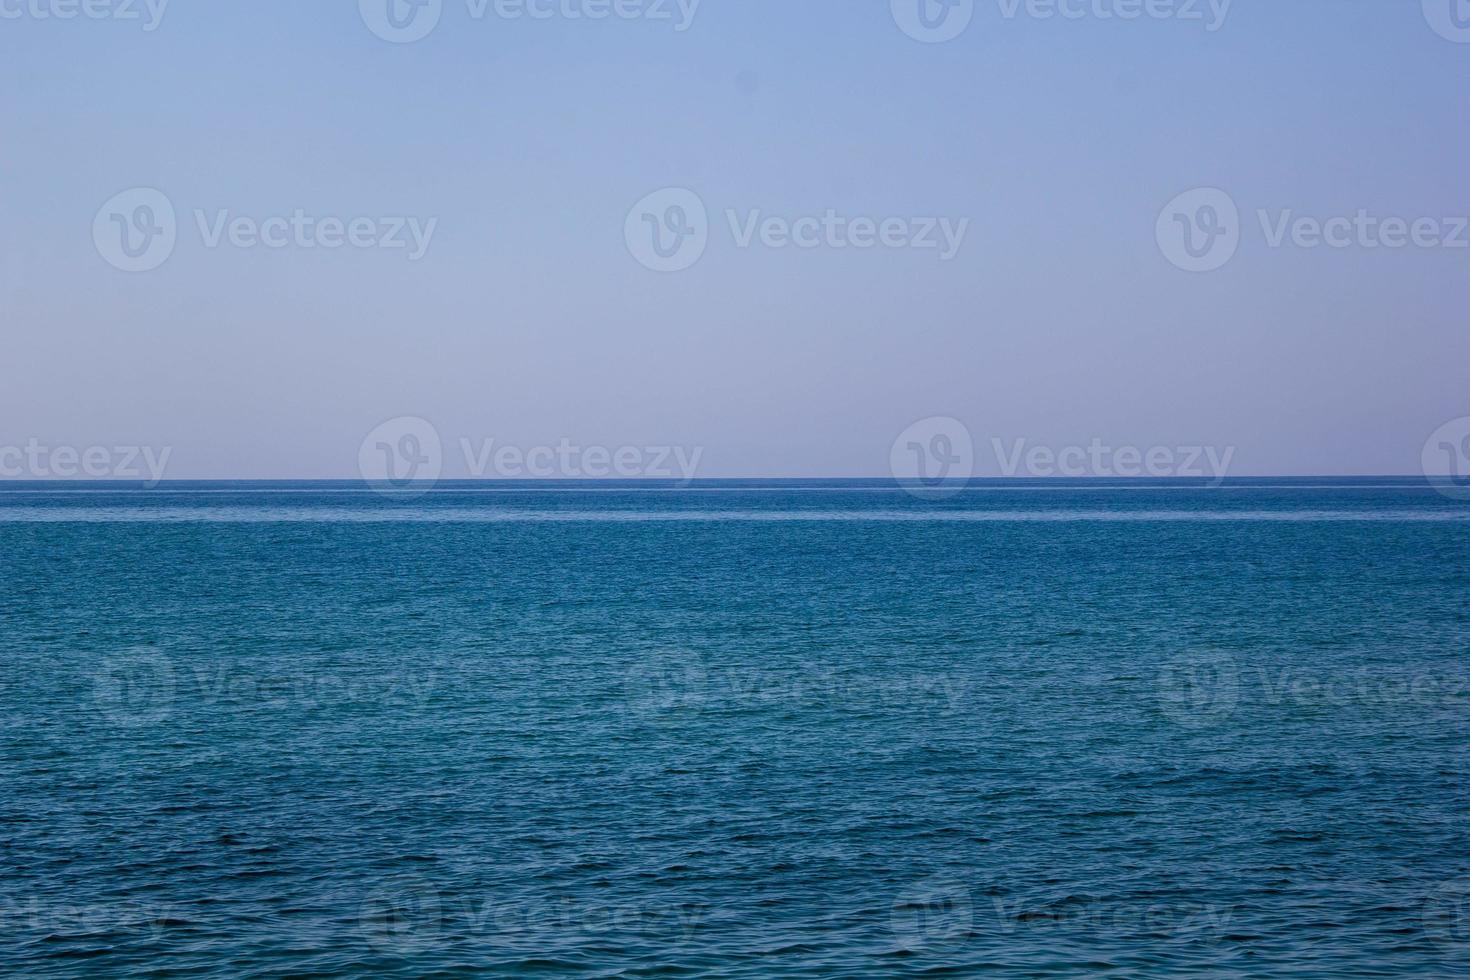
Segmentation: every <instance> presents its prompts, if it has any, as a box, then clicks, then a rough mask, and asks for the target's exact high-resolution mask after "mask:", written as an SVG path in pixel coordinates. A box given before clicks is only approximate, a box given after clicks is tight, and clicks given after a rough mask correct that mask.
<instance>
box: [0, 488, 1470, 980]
mask: <svg viewBox="0 0 1470 980" xmlns="http://www.w3.org/2000/svg"><path fill="white" fill-rule="evenodd" d="M1467 518H1470V503H1465V502H1461V501H1458V500H1455V499H1452V498H1451V497H1449V496H1446V495H1444V494H1441V493H1439V492H1436V491H1435V490H1434V489H1431V488H1428V487H1426V486H1424V485H1423V484H1422V482H1420V483H1416V482H1415V481H1412V480H1376V481H1344V480H1330V481H1304V480H1263V481H1235V482H1231V483H1228V484H1226V485H1225V486H1221V487H1203V486H1198V485H1177V484H1167V483H1136V484H1115V483H1094V484H1080V485H1079V484H1067V485H1062V486H1057V485H1045V484H1026V483H1015V482H1013V483H994V484H982V485H977V486H973V487H970V488H966V489H964V490H963V491H961V492H957V493H952V494H945V495H940V496H938V497H937V498H936V497H934V496H933V495H930V494H924V495H922V496H915V495H912V494H909V493H905V492H904V491H902V490H900V489H896V488H894V487H892V486H885V485H883V484H881V483H878V482H862V481H850V482H839V483H822V484H797V483H774V484H772V483H767V484H755V483H744V484H742V483H724V484H699V485H696V486H693V487H676V486H669V485H646V486H640V487H637V488H628V487H616V486H595V485H594V486H588V485H561V486H553V487H546V486H514V485H512V486H504V485H501V486H485V485H449V486H444V487H440V488H438V489H435V490H434V491H432V492H430V493H426V494H416V495H409V494H400V495H383V494H379V493H376V492H373V491H372V490H369V489H366V488H360V487H350V486H338V485H328V484H297V485H293V484H263V485H229V484H190V485H164V486H162V487H158V488H154V489H149V490H143V489H137V488H130V487H121V486H119V487H104V488H97V487H90V488H78V487H59V486H35V485H29V486H27V485H18V484H10V485H0V556H3V561H0V595H3V601H0V657H3V665H4V672H3V674H0V708H3V712H0V869H3V877H0V974H5V975H17V976H19V975H26V976H41V977H70V976H93V975H95V976H118V975H128V974H142V975H159V976H179V977H220V978H225V977H288V976H290V977H389V976H404V977H408V976H444V977H450V976H539V977H554V976H574V977H612V976H634V977H636V976H649V977H653V976H659V977H686V976H687V977H696V976H709V977H742V978H744V977H749V978H760V977H772V976H807V977H890V976H904V975H931V976H972V975H974V976H978V975H987V976H1015V977H1029V976H1050V975H1055V976H1108V975H1112V976H1118V977H1160V976H1179V975H1187V976H1286V975H1308V976H1334V977H1370V976H1372V977H1376V976H1398V975H1403V976H1408V975H1414V976H1425V977H1442V976H1457V975H1470V833H1467V830H1470V782H1467V775H1470V764H1467V763H1470V757H1467V736H1470V659H1467V654H1470V523H1467Z"/></svg>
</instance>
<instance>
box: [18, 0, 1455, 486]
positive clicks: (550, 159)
mask: <svg viewBox="0 0 1470 980" xmlns="http://www.w3.org/2000/svg"><path fill="white" fill-rule="evenodd" d="M390 2H391V4H392V5H393V6H392V9H391V10H390V9H389V3H390ZM426 2H427V6H423V7H417V6H414V5H411V4H410V3H408V2H406V0H314V2H311V3H302V2H300V0H252V2H250V3H248V4H222V3H212V2H204V0H171V2H168V3H166V4H161V0H151V5H150V3H149V2H146V0H0V82H3V86H0V329H3V330H4V334H5V337H6V340H7V344H6V347H5V350H6V352H7V355H8V356H7V358H6V367H5V370H4V372H3V381H0V469H3V468H4V464H5V460H6V458H9V459H10V460H11V461H12V462H14V461H15V460H16V459H18V458H19V456H20V454H19V453H12V454H11V455H10V456H9V457H6V456H5V455H4V452H3V451H4V449H5V448H6V447H10V448H12V449H19V448H23V447H27V446H30V447H31V448H32V450H33V452H32V453H31V457H30V462H27V463H25V464H23V465H22V466H20V467H19V470H18V471H16V470H15V468H14V467H12V471H9V472H4V473H0V475H3V476H16V475H19V476H21V477H44V476H51V475H62V473H61V471H60V470H59V469H58V468H57V466H56V465H55V461H54V459H53V458H52V457H51V456H46V455H44V453H45V452H47V451H49V452H50V453H51V454H53V456H54V453H55V451H56V450H57V449H58V448H62V447H71V448H72V449H73V450H74V451H75V452H76V453H77V454H78V455H83V454H85V452H86V451H87V450H88V449H92V448H94V447H102V448H103V449H104V450H106V452H107V453H108V454H109V458H110V459H114V460H116V459H120V458H121V454H119V453H117V450H119V449H122V448H126V447H134V448H137V447H147V448H150V449H152V450H153V451H154V452H155V454H160V453H162V452H163V451H165V450H166V451H167V453H168V457H167V458H168V465H167V476H168V477H170V478H179V479H207V478H275V479H287V478H338V477H340V478H355V477H357V476H359V475H366V473H365V468H370V465H371V464H368V463H366V462H364V460H365V459H366V458H368V457H371V456H372V455H373V453H374V452H375V451H377V448H378V447H379V446H380V445H389V446H392V447H394V448H393V449H392V450H390V452H397V451H398V450H399V449H400V448H402V449H404V450H405V451H411V450H417V449H422V448H423V447H424V445H425V442H424V440H423V439H418V438H417V435H419V434H424V435H425V438H426V439H432V440H437V442H438V446H437V448H436V456H437V457H438V458H436V459H435V460H434V464H435V465H434V468H435V471H436V472H442V475H444V476H449V477H465V476H476V475H479V476H495V475H521V474H518V473H515V472H512V471H513V470H514V466H513V465H512V464H513V463H514V459H515V457H514V454H512V455H510V456H508V457H504V458H502V459H501V460H500V462H492V463H490V464H489V466H490V468H489V469H486V465H485V461H486V460H487V459H491V460H493V459H495V456H494V451H495V450H497V449H501V448H504V447H512V448H514V449H516V450H518V451H520V452H521V454H522V456H523V457H524V456H525V455H526V454H531V453H534V452H535V451H536V450H537V449H541V450H543V452H542V458H543V460H544V459H545V458H546V453H545V450H547V449H550V448H553V447H563V448H565V447H568V446H570V447H574V448H575V449H576V450H577V451H578V452H579V453H581V454H583V455H585V453H586V450H587V448H588V447H603V448H604V449H606V450H607V452H608V454H609V455H612V454H615V453H616V452H617V451H619V450H620V449H624V448H631V449H634V450H637V451H638V453H639V454H640V455H639V459H640V460H641V462H639V463H636V464H635V463H633V462H632V456H631V455H629V456H628V457H627V461H628V462H629V467H630V468H629V471H628V474H627V475H653V476H657V475H662V474H661V473H659V472H657V471H656V469H655V467H654V466H653V465H652V460H653V459H654V458H655V457H656V456H657V455H658V453H657V452H655V450H670V449H673V448H678V449H682V450H683V451H684V453H685V456H684V458H685V460H686V461H688V460H692V459H695V458H696V454H697V460H698V463H697V470H698V472H697V475H698V476H700V477H710V478H718V477H800V476H878V475H885V474H888V473H889V472H890V471H891V470H894V469H895V467H896V464H895V463H894V460H895V459H896V458H897V457H898V456H901V455H902V453H903V452H904V450H905V446H907V445H909V444H910V443H917V444H919V445H922V446H925V447H929V446H932V445H934V442H933V440H934V438H935V437H936V435H939V436H943V437H944V438H946V439H948V438H949V434H954V433H958V435H957V436H956V438H957V439H959V440H960V441H964V440H965V439H968V440H969V441H970V442H971V443H972V456H973V459H972V460H969V459H967V460H966V463H965V467H966V470H967V471H968V470H970V469H973V472H974V473H975V474H976V475H980V476H994V475H1006V474H1005V468H1006V466H1007V464H1008V462H1009V464H1010V465H1011V467H1012V473H1011V474H1010V475H1051V474H1049V473H1046V472H1035V470H1036V469H1037V467H1040V468H1041V469H1042V470H1045V469H1046V454H1045V453H1042V454H1040V455H1039V456H1027V455H1026V454H1027V453H1029V452H1030V451H1031V450H1033V449H1035V448H1036V447H1041V448H1042V449H1045V450H1048V451H1050V452H1052V453H1053V454H1056V453H1059V452H1065V451H1066V450H1067V449H1069V448H1076V447H1089V446H1092V447H1097V446H1101V447H1103V448H1104V449H1106V450H1108V451H1109V453H1114V454H1115V453H1116V451H1117V450H1119V449H1120V448H1127V447H1132V448H1134V449H1136V450H1138V451H1139V453H1140V454H1145V453H1147V452H1148V451H1150V450H1161V451H1162V450H1168V451H1169V452H1171V453H1174V454H1175V455H1174V456H1173V457H1171V458H1172V459H1174V460H1175V461H1176V462H1174V463H1170V464H1167V465H1168V466H1174V467H1176V468H1177V467H1180V466H1182V463H1181V462H1179V461H1182V460H1184V459H1185V458H1186V457H1187V456H1188V452H1185V451H1186V450H1193V449H1213V450H1215V454H1216V457H1215V458H1217V459H1223V458H1225V454H1226V452H1227V451H1228V452H1229V459H1230V463H1229V466H1230V475H1237V476H1250V475H1275V474H1319V475H1335V474H1413V473H1418V472H1420V470H1421V467H1422V466H1424V465H1426V464H1425V462H1424V461H1425V460H1426V459H1428V458H1430V457H1431V456H1433V455H1434V454H1435V453H1436V452H1439V451H1440V449H1439V447H1440V446H1441V445H1445V446H1451V447H1459V449H1460V450H1461V451H1462V452H1461V455H1462V456H1463V457H1464V460H1463V461H1464V462H1466V463H1467V464H1470V421H1465V419H1466V417H1467V416H1470V384H1467V380H1470V331H1467V329H1466V327H1467V316H1466V311H1467V310H1470V231H1467V230H1466V220H1465V218H1464V217H1460V218H1459V220H1457V216H1467V215H1470V181H1467V180H1466V179H1465V173H1466V170H1465V168H1466V161H1467V159H1470V152H1467V151H1470V135H1467V134H1470V128H1467V126H1466V124H1465V123H1466V111H1465V110H1466V107H1467V94H1470V3H1465V2H1463V0H1422V3H1421V0H1394V2H1381V0H1292V2H1282V0H1234V2H1232V3H1228V4H1224V3H1223V0H1215V2H1214V3H1213V5H1212V4H1211V2H1210V0H1030V2H1024V0H953V2H954V4H955V6H954V7H953V8H952V9H951V8H950V7H947V6H946V5H945V4H943V3H940V2H939V0H701V2H699V3H697V4H695V3H692V0H683V3H682V4H681V3H680V2H678V0H488V2H486V3H482V2H481V0H426ZM1457 4H1458V6H1457ZM921 8H922V9H921ZM532 14H535V16H532ZM67 15H72V16H67ZM1462 25H1463V26H1462ZM168 212H171V213H172V217H170V214H169V213H168ZM1314 229H1315V231H1314ZM655 232H657V235H658V237H657V239H655V237H654V233H655ZM1186 232H1187V233H1188V236H1187V237H1188V240H1187V241H1186ZM405 420H407V421H405ZM421 422H422V423H427V425H428V426H429V429H428V430H424V429H423V428H422V426H421ZM955 426H958V427H959V428H958V429H956V428H955ZM913 432H917V433H918V437H917V438H916V439H910V438H908V437H907V436H905V433H910V434H912V433H913ZM374 433H377V435H376V436H375V435H374ZM385 433H386V436H384V434H385ZM405 435H414V436H415V441H414V442H412V443H404V441H403V438H404V436H405ZM950 445H952V442H946V443H945V444H944V446H945V447H948V446H950ZM487 447H488V449H489V452H488V453H487V452H486V450H487ZM469 450H473V451H469ZM1451 451H1453V450H1446V452H1451ZM573 455H575V454H568V453H567V452H563V453H562V454H561V455H560V456H559V457H558V462H557V463H556V464H555V466H556V472H555V473H550V472H548V473H547V474H544V475H560V476H566V475H591V474H592V473H593V472H596V467H595V466H593V467H589V466H585V465H584V466H583V467H582V468H581V469H579V470H578V471H577V473H571V472H568V470H567V466H566V464H565V460H566V459H568V458H572V456H573ZM664 455H665V457H666V459H677V458H678V457H677V456H675V455H674V454H672V453H669V452H665V454H664ZM578 458H580V457H578ZM1072 458H1073V460H1074V461H1075V460H1077V459H1079V458H1080V454H1077V453H1074V454H1073V455H1072ZM1109 458H1112V457H1111V456H1110V455H1108V454H1106V453H1105V454H1101V455H1099V454H1093V455H1092V456H1090V457H1089V462H1087V463H1086V464H1084V465H1085V466H1086V467H1091V468H1092V470H1093V471H1095V470H1096V468H1097V467H1096V463H1095V460H1096V459H1109ZM1200 458H1205V459H1208V458H1209V457H1208V456H1205V455H1201V457H1200ZM1446 458H1448V457H1446ZM45 459H51V460H52V461H51V462H39V463H38V462H36V461H37V460H45ZM98 459H100V457H98ZM1017 459H1026V460H1028V461H1027V462H1024V463H1022V464H1021V466H1022V469H1021V470H1020V471H1019V472H1017V471H1016V470H1015V463H1016V460H1017ZM1158 459H1159V460H1160V461H1162V460H1163V459H1164V457H1163V456H1158ZM477 460H478V463H477ZM584 462H585V460H584ZM109 465H111V466H113V470H112V471H109V475H114V472H120V471H118V470H117V464H115V463H114V464H109ZM477 465H478V467H479V471H478V472H477V471H476V466H477ZM604 468H605V467H604ZM122 475H126V474H125V473H123V474H122ZM525 475H542V474H539V473H538V472H530V471H527V473H526V474H525ZM599 475H600V474H599ZM618 475H623V474H618ZM1063 475H1066V474H1063ZM1079 475H1080V474H1079ZM1088 475H1109V474H1107V473H1096V472H1089V474H1088ZM1179 475H1193V474H1192V473H1189V472H1184V471H1182V470H1179Z"/></svg>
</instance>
